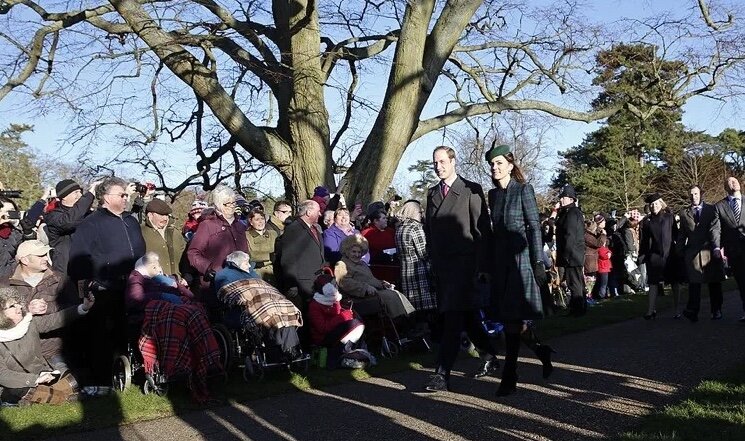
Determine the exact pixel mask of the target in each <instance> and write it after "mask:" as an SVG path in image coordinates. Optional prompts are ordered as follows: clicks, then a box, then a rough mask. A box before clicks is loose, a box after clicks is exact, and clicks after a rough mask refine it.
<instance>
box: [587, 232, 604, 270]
mask: <svg viewBox="0 0 745 441" xmlns="http://www.w3.org/2000/svg"><path fill="white" fill-rule="evenodd" d="M604 234H605V232H604V231H603V232H602V233H593V232H591V231H589V230H585V274H595V273H597V272H598V248H600V240H601V236H603V235H604Z"/></svg>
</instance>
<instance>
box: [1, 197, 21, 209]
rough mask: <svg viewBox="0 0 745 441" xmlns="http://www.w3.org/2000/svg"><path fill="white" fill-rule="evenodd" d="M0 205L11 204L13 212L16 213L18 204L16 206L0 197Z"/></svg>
mask: <svg viewBox="0 0 745 441" xmlns="http://www.w3.org/2000/svg"><path fill="white" fill-rule="evenodd" d="M0 204H3V205H5V204H11V205H12V206H13V210H14V211H18V204H16V203H15V201H14V200H13V199H9V198H6V197H2V196H0Z"/></svg>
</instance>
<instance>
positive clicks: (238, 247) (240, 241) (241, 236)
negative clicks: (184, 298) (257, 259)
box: [186, 209, 248, 289]
mask: <svg viewBox="0 0 745 441" xmlns="http://www.w3.org/2000/svg"><path fill="white" fill-rule="evenodd" d="M233 251H243V252H245V253H248V239H247V238H246V226H245V225H243V224H242V223H241V222H240V221H238V219H235V220H234V221H233V223H232V224H229V223H228V221H226V220H225V218H223V217H222V216H221V215H219V214H218V213H217V212H216V211H214V210H209V209H208V210H204V211H203V212H202V216H201V217H200V218H199V227H198V228H197V232H196V233H194V237H193V238H192V239H191V242H189V248H188V249H187V251H186V256H187V258H188V259H189V264H190V265H191V266H192V267H193V268H194V269H195V270H196V271H197V272H198V273H199V275H200V276H204V275H205V274H207V272H208V271H209V270H214V271H215V272H217V271H220V270H221V269H222V266H223V263H224V262H225V258H226V257H227V256H228V254H230V253H232V252H233ZM202 288H203V289H208V288H209V282H207V281H205V280H204V278H202Z"/></svg>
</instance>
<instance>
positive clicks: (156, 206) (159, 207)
mask: <svg viewBox="0 0 745 441" xmlns="http://www.w3.org/2000/svg"><path fill="white" fill-rule="evenodd" d="M145 213H157V214H163V215H168V214H171V213H173V210H172V209H171V207H169V206H168V204H167V203H166V202H165V201H162V200H160V199H153V200H152V201H150V202H148V203H147V205H145Z"/></svg>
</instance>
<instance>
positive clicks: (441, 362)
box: [437, 311, 467, 377]
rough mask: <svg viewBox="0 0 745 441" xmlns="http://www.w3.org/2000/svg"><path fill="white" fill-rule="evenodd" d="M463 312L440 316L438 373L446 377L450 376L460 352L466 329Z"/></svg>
mask: <svg viewBox="0 0 745 441" xmlns="http://www.w3.org/2000/svg"><path fill="white" fill-rule="evenodd" d="M466 314H467V313H465V312H462V311H447V312H443V313H442V314H441V316H440V320H441V322H442V338H441V343H440V354H439V357H438V367H437V373H438V374H443V375H445V377H447V376H449V375H450V370H452V369H453V365H454V364H455V359H456V358H457V357H458V351H460V335H461V332H463V330H464V328H465V315H466Z"/></svg>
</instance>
